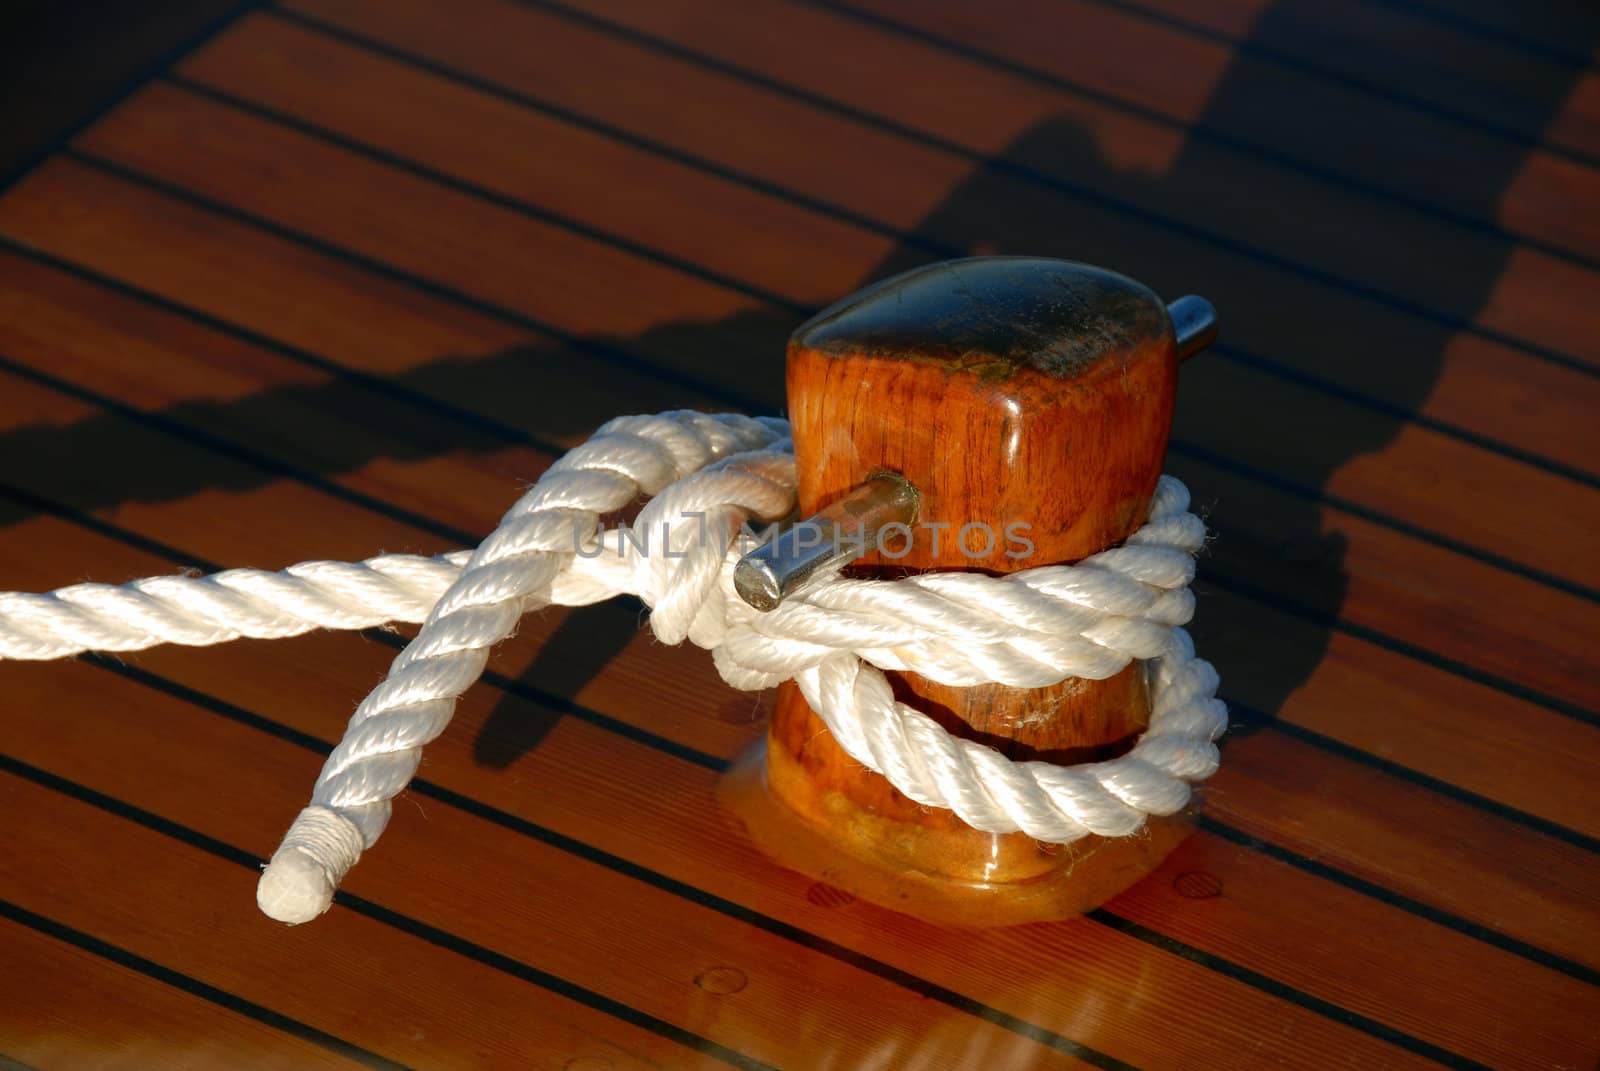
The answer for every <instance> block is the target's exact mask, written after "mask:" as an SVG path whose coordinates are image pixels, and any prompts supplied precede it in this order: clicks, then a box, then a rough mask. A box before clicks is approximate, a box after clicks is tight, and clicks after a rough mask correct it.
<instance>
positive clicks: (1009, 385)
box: [726, 257, 1214, 925]
mask: <svg viewBox="0 0 1600 1071" xmlns="http://www.w3.org/2000/svg"><path fill="white" fill-rule="evenodd" d="M1175 319H1176V320H1177V321H1179V323H1178V326H1177V328H1176V329H1175V327H1174V320H1175ZM1213 335H1214V326H1213V323H1212V318H1211V315H1210V307H1209V306H1208V305H1206V304H1205V303H1204V302H1203V301H1200V300H1199V299H1193V298H1186V299H1182V301H1181V302H1179V303H1175V304H1174V306H1173V309H1172V310H1171V312H1170V313H1169V310H1168V308H1167V307H1166V306H1165V305H1163V303H1162V302H1161V300H1160V299H1159V298H1157V297H1156V295H1155V294H1154V293H1152V292H1151V291H1150V290H1149V289H1148V288H1146V287H1144V286H1142V285H1140V284H1138V283H1136V282H1134V281H1132V280H1131V279H1127V278H1125V277H1123V276H1120V275H1117V274H1114V273H1112V272H1108V271H1104V270H1101V269H1098V268H1092V267H1089V266H1087V265H1082V264H1074V263H1070V262H1067V261H1059V260H1047V259H1041V258H1031V257H985V258H976V259H971V260H960V261H952V262H947V263H943V264H935V265H932V266H929V267H925V268H920V269H917V270H914V271H911V272H907V273H905V274H903V275H900V276H896V277H895V278H892V279H889V280H886V281H884V282H881V283H879V284H877V285H875V286H872V287H869V288H867V289H865V290H863V291H861V292H859V293H857V294H855V295H853V296H851V297H849V298H846V299H845V300H843V301H841V302H839V303H838V304H836V305H834V306H832V307H831V308H829V309H827V310H826V311H824V312H822V313H821V314H820V315H818V316H817V317H815V318H814V319H812V320H811V321H810V322H808V323H806V324H805V325H803V326H802V327H801V328H800V329H799V330H798V331H796V332H795V334H794V335H793V337H792V338H791V339H790V343H789V354H788V394H789V413H790V421H791V424H792V427H793V432H794V442H795V459H796V464H797V467H798V471H799V490H800V508H801V511H802V513H803V514H806V515H810V514H813V513H815V512H817V511H818V510H821V509H823V508H824V507H827V506H828V505H829V504H830V503H832V502H835V501H836V500H838V499H839V498H840V496H842V495H844V494H846V493H847V492H849V491H851V489H854V488H857V487H858V486H859V485H861V484H863V483H864V482H865V481H867V480H869V479H870V478H873V477H875V476H878V475H880V474H882V473H893V474H897V475H898V476H900V477H903V478H904V480H906V481H908V482H909V483H910V484H911V485H912V486H913V487H915V489H916V491H917V492H918V497H919V502H918V504H917V514H916V524H915V525H914V526H913V527H912V529H911V535H910V538H909V545H907V543H906V540H905V539H903V538H902V539H901V540H900V541H899V542H898V543H897V544H896V545H894V546H892V547H891V546H890V545H889V544H887V543H886V544H885V546H884V547H883V548H882V549H881V550H879V551H876V552H873V553H870V554H868V555H866V556H864V557H862V558H860V559H859V560H858V561H857V562H856V563H855V564H854V565H852V566H851V567H850V570H851V573H852V575H857V576H870V577H894V576H903V575H906V574H907V573H910V572H917V571H924V570H935V569H937V570H968V571H982V572H986V573H991V574H1001V573H1009V572H1013V571H1016V570H1019V569H1027V568H1033V567H1036V566H1041V565H1053V564H1058V563H1062V562H1072V561H1077V560H1079V559H1081V558H1084V557H1087V556H1088V555H1090V554H1094V553H1096V552H1098V551H1100V550H1103V549H1105V548H1107V547H1110V546H1113V545H1115V544H1117V543H1120V542H1121V541H1122V540H1123V539H1125V538H1127V536H1128V535H1130V534H1131V533H1132V532H1133V531H1134V530H1136V529H1137V528H1138V527H1139V526H1140V525H1141V524H1142V523H1143V521H1144V518H1145V516H1146V513H1147V512H1148V508H1149V502H1150V496H1151V494H1152V493H1153V492H1154V490H1155V486H1156V480H1157V477H1158V476H1159V475H1160V473H1161V463H1162V458H1163V456H1164V455H1165V453H1166V446H1167V438H1168V434H1169V432H1170V429H1171V424H1172V411H1173V405H1174V400H1175V394H1176V388H1177V369H1178V362H1179V359H1180V349H1181V350H1182V355H1184V356H1187V354H1188V353H1189V352H1192V351H1193V350H1195V349H1198V348H1200V347H1201V346H1204V345H1205V344H1206V343H1207V342H1209V341H1210V339H1211V337H1212V336H1213ZM1180 338H1181V339H1182V341H1183V345H1182V346H1181V347H1180V345H1179V339H1180ZM891 542H893V540H891ZM888 676H889V679H890V683H891V685H892V686H893V688H894V691H895V693H896V696H897V698H899V699H900V700H901V701H902V702H905V703H907V704H908V705H911V706H913V707H916V708H917V709H919V710H922V711H923V712H925V713H927V714H928V715H930V716H932V717H933V718H934V719H936V720H937V721H938V722H939V723H940V724H941V725H943V726H944V727H945V728H946V729H947V730H949V731H950V732H952V733H954V734H956V735H958V736H962V737H967V738H970V739H973V740H977V741H980V742H982V743H985V744H988V745H990V746H992V747H994V748H996V749H998V750H999V751H1001V752H1002V753H1004V754H1005V755H1007V756H1008V757H1011V758H1013V759H1041V760H1045V761H1049V762H1055V763H1077V762H1085V761H1094V760H1098V759H1105V758H1111V757H1113V756H1115V755H1118V754H1121V753H1123V752H1125V751H1126V750H1128V749H1129V748H1130V747H1131V746H1132V745H1133V743H1134V741H1135V740H1136V739H1137V737H1138V735H1139V733H1140V732H1141V731H1142V730H1143V729H1144V727H1145V726H1146V724H1147V723H1148V720H1149V716H1150V701H1149V694H1148V690H1147V687H1146V683H1145V674H1144V668H1143V666H1142V664H1140V663H1134V664H1131V665H1129V666H1128V667H1127V668H1126V669H1124V670H1123V671H1122V672H1120V673H1118V674H1116V675H1115V676H1113V677H1111V678H1109V679H1106V680H1098V681H1092V680H1079V679H1076V678H1074V679H1069V680H1066V681H1063V682H1062V683H1060V684H1057V685H1054V686H1052V687H1048V688H1038V689H1017V688H1009V687H1003V686H1000V685H982V686H978V687H972V688H953V687H947V686H944V685H940V684H936V683H934V682H932V681H929V680H926V679H923V678H920V677H917V676H915V675H912V674H908V673H890V674H889V675H888ZM726 795H727V797H728V799H729V801H730V803H731V804H732V806H733V807H734V809H735V811H736V813H738V814H739V815H740V817H741V818H743V819H744V821H745V822H746V824H747V825H748V826H749V827H750V829H751V831H752V834H753V835H754V837H755V838H756V840H757V842H758V843H759V844H760V845H761V846H762V847H763V849H764V850H766V851H767V852H769V853H770V854H772V855H773V856H775V857H776V858H778V859H779V860H780V861H782V862H784V863H786V864H788V865H790V866H791V867H793V868H795V869H798V870H800V871H802V872H804V873H807V874H810V875H812V876H814V877H817V878H820V879H822V880H825V881H827V882H829V883H831V884H833V885H836V886H839V887H841V888H844V889H845V890H847V891H849V892H851V893H853V894H855V895H857V896H860V897H862V898H864V899H868V900H872V901H874V902H878V903H881V904H885V905H887V906H891V907H896V908H899V909H901V910H905V911H908V912H910V913H912V914H918V915H922V916H925V917H930V918H934V919H938V920H942V921H951V922H960V923H966V924H971V925H992V924H1004V923H1012V922H1023V921H1032V920H1037V919H1047V918H1060V917H1064V916H1068V915H1073V914H1077V913H1080V912H1082V911H1085V910H1088V909H1089V908H1092V907H1094V906H1095V905H1097V904H1099V903H1100V902H1102V901H1103V900H1105V899H1107V898H1109V897H1110V896H1112V895H1114V894H1115V893H1117V892H1118V891H1120V890H1121V889H1123V888H1125V887H1126V886H1128V885H1129V884H1131V883H1132V882H1133V881H1136V880H1137V879H1138V878H1140V877H1142V876H1143V875H1144V874H1146V873H1148V872H1149V870H1151V869H1152V868H1153V867H1154V866H1156V864H1158V863H1159V862H1160V861H1161V859H1162V858H1163V857H1164V856H1165V855H1166V854H1167V853H1168V852H1169V851H1170V850H1171V849H1172V848H1173V847H1174V846H1175V845H1176V844H1177V843H1178V841H1179V840H1180V839H1181V838H1182V836H1183V834H1184V833H1185V832H1186V828H1187V821H1186V819H1185V817H1184V816H1178V817H1175V818H1166V819H1152V820H1151V821H1149V822H1148V823H1146V827H1145V829H1144V830H1143V831H1142V832H1141V833H1139V834H1137V835H1134V836H1130V837H1120V838H1109V839H1108V838H1102V837H1096V836H1090V837H1087V838H1085V839H1083V840H1080V841H1077V842H1075V843H1073V844H1070V845H1065V846H1062V845H1047V844H1042V843H1040V842H1039V841H1036V840H1034V839H1033V838H1031V837H1029V836H1027V835H1025V834H1021V833H1013V834H1004V835H996V834H989V833H982V832H979V831H977V830H975V829H972V828H971V827H970V826H967V825H966V824H965V823H963V822H962V821H961V820H960V819H959V818H957V817H956V816H955V815H954V814H953V813H951V812H949V811H944V810H939V809H935V808H929V807H924V806H921V805H919V804H917V803H914V802H912V801H911V800H908V799H907V798H906V797H904V796H903V795H901V794H900V793H899V792H898V791H897V790H896V789H895V788H894V787H893V786H892V785H890V784H889V782H888V781H887V780H885V779H884V778H883V777H882V776H880V775H878V774H876V773H874V772H872V771H870V770H868V769H866V768H865V767H863V766H862V765H861V764H860V763H858V762H856V761H855V760H854V759H851V758H850V757H849V756H848V755H846V754H845V753H844V752H843V750H842V749H841V748H840V747H839V745H838V744H837V743H835V741H834V740H833V737H832V736H831V735H830V734H829V732H828V730H827V728H826V727H825V726H824V725H823V723H822V721H821V720H820V719H819V718H818V717H817V716H816V714H814V713H813V712H812V710H811V709H810V707H809V706H808V705H807V704H806V702H805V700H804V699H803V698H802V697H801V694H800V691H799V689H798V687H796V686H795V685H794V683H793V682H789V683H786V684H784V685H783V686H782V687H781V689H780V690H779V693H778V698H777V705H776V708H775V710H774V712H773V716H772V722H771V728H770V730H769V733H768V737H767V741H766V747H765V758H764V762H762V761H759V760H754V759H753V760H752V761H750V762H748V763H746V764H744V765H743V766H742V767H741V768H740V770H738V771H737V772H736V773H735V774H734V775H733V776H732V777H731V778H730V780H729V781H728V783H727V788H726Z"/></svg>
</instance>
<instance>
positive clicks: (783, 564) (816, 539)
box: [733, 472, 921, 612]
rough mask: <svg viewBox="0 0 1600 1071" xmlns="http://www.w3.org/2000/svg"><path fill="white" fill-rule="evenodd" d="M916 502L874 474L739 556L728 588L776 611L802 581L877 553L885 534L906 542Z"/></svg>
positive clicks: (910, 491) (885, 476)
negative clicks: (896, 532) (897, 532)
mask: <svg viewBox="0 0 1600 1071" xmlns="http://www.w3.org/2000/svg"><path fill="white" fill-rule="evenodd" d="M920 498H921V496H920V495H919V494H918V492H917V489H916V488H915V487H913V486H912V485H911V482H910V481H909V480H907V479H905V478H904V477H902V476H897V475H895V474H894V473H892V472H885V473H880V474H879V475H877V476H874V477H873V478H872V479H870V480H867V481H866V482H865V483H861V484H858V485H857V486H855V487H854V488H852V489H851V490H850V491H848V492H847V493H846V494H845V495H844V496H843V497H841V498H839V499H838V500H836V501H834V502H833V503H831V504H830V505H828V506H825V507H823V508H822V509H821V510H819V511H817V512H816V513H815V514H813V515H812V516H810V517H807V518H806V519H805V520H803V521H801V522H800V523H798V524H796V525H795V526H794V527H792V528H789V529H786V530H785V531H784V532H782V533H781V534H779V535H778V536H777V538H775V539H773V540H771V541H770V542H768V543H766V544H764V545H762V546H761V547H758V548H757V549H755V550H753V551H751V552H750V553H749V554H746V555H745V556H744V557H743V558H741V559H740V560H739V564H738V565H736V566H734V570H733V586H734V590H736V591H738V593H739V597H740V598H742V599H743V600H744V601H745V602H747V603H749V604H750V605H751V606H753V607H755V608H756V609H757V610H761V611H763V612H767V611H771V610H776V609H777V608H778V604H779V603H780V602H782V601H783V598H784V596H786V595H788V594H789V593H790V592H791V591H793V590H794V589H795V588H797V587H799V586H800V585H801V584H803V583H805V581H806V580H807V579H808V578H810V577H812V576H815V575H816V574H817V573H818V572H820V571H822V570H824V569H827V568H829V567H830V566H834V565H838V564H840V563H843V562H849V561H854V560H855V559H856V558H859V557H861V556H862V555H863V554H867V553H868V552H870V551H872V550H875V549H877V547H878V545H879V541H880V540H881V539H882V538H883V537H884V536H885V535H886V534H887V533H888V531H889V530H891V529H893V528H901V529H904V530H905V535H906V538H908V539H909V538H910V535H911V525H912V524H914V523H915V522H916V519H917V504H918V502H919V500H920Z"/></svg>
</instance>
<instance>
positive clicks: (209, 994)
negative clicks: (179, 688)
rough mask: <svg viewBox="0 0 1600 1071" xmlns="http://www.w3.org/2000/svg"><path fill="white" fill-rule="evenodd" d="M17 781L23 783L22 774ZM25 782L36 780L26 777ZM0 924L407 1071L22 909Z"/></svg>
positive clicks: (370, 1062)
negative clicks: (20, 928)
mask: <svg viewBox="0 0 1600 1071" xmlns="http://www.w3.org/2000/svg"><path fill="white" fill-rule="evenodd" d="M14 761H15V760H13V759H11V758H10V757H9V756H7V755H0V769H3V770H5V771H6V772H8V773H12V772H15V771H14V770H13V768H12V764H13V762H14ZM21 776H24V777H27V775H26V774H23V775H21ZM28 780H35V779H34V778H31V777H29V778H28ZM41 783H42V782H41ZM44 787H46V788H52V787H54V786H52V785H49V784H45V785H44ZM0 918H4V919H9V920H10V921H12V922H14V923H16V924H18V925H20V926H25V927H27V928H28V929H30V930H33V931H34V932H35V933H40V934H44V935H45V936H46V937H49V938H51V939H53V940H55V941H59V942H60V943H62V944H66V945H71V946H72V947H74V948H78V949H81V950H82V951H84V952H87V953H89V954H90V955H92V956H95V957H97V958H99V959H103V960H106V961H107V962H110V963H115V964H117V965H118V966H121V967H126V968H128V969H129V970H131V971H135V972H137V973H138V974H142V975H144V976H145V977H146V978H151V979H154V980H155V981H158V982H161V983H162V984H164V985H167V986H170V987H171V988H173V989H176V990H178V991H179V992H182V993H188V994H189V995H190V996H194V997H199V998H200V999H201V1000H204V1001H206V1002H207V1003H209V1004H215V1005H216V1006H217V1007H219V1008H226V1009H227V1010H228V1011H231V1012H235V1013H237V1014H239V1015H242V1016H245V1017H246V1018H248V1019H253V1020H255V1021H256V1022H258V1023H262V1024H264V1025H266V1026H270V1027H272V1028H273V1029H274V1030H277V1031H280V1032H282V1033H284V1034H288V1035H289V1036H291V1037H295V1038H299V1039H300V1040H301V1041H306V1042H309V1043H311V1044H312V1045H315V1046H317V1047H318V1048H321V1049H326V1050H327V1051H329V1052H331V1053H334V1054H336V1055H338V1056H342V1057H344V1058H345V1059H347V1060H351V1061H353V1062H354V1063H358V1064H361V1065H362V1066H364V1067H373V1068H380V1069H385V1071H396V1069H403V1068H404V1067H405V1065H404V1064H400V1063H396V1062H395V1061H393V1060H390V1059H387V1058H385V1057H383V1056H380V1055H378V1054H377V1053H375V1052H373V1051H372V1050H371V1049H367V1048H363V1047H362V1046H360V1045H357V1044H355V1043H354V1042H351V1041H346V1040H344V1039H343V1038H340V1037H336V1036H335V1035H333V1034H330V1033H328V1032H327V1031H324V1030H318V1029H317V1028H316V1027H314V1026H311V1025H309V1024H307V1023H303V1022H301V1021H300V1020H298V1019H295V1018H293V1017H291V1016H288V1015H285V1014H283V1013H282V1012H279V1011H274V1010H273V1009H271V1008H268V1007H266V1006H265V1005H261V1004H257V1003H256V1002H255V1001H253V1000H247V999H245V998H244V997H241V996H238V995H237V994H235V993H230V992H228V991H227V990H226V989H222V988H220V987H218V986H214V985H211V984H210V983H208V982H202V981H201V980H200V979H198V978H196V977H194V976H193V975H190V974H185V973H184V972H182V971H180V970H176V969H175V968H172V967H168V966H167V965H166V964H164V963H158V962H156V961H155V960H152V959H146V958H145V957H144V956H141V955H138V954H137V953H134V952H129V951H128V950H127V949H125V948H121V947H119V946H118V945H115V944H112V943H111V942H110V941H107V940H104V939H103V938H99V937H95V936H93V935H91V934H87V933H84V932H83V931H82V930H79V929H75V928H73V927H71V926H68V925H67V924H66V923H64V922H58V921H57V920H55V919H52V918H49V917H48V916H45V915H41V914H38V913H37V912H34V911H30V910H28V909H27V908H25V907H23V906H22V905H20V904H14V903H12V902H11V901H9V900H3V899H0ZM3 1066H4V1065H3V1063H0V1068H3Z"/></svg>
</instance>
